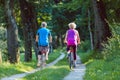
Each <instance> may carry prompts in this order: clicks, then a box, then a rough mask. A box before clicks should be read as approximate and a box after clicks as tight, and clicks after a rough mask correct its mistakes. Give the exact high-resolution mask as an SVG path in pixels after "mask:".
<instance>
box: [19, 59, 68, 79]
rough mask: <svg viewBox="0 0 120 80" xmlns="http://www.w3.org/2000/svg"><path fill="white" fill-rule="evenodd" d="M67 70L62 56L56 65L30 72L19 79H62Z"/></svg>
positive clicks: (65, 61) (66, 64)
mask: <svg viewBox="0 0 120 80" xmlns="http://www.w3.org/2000/svg"><path fill="white" fill-rule="evenodd" d="M69 72H70V69H69V66H68V63H67V60H66V59H65V58H64V59H63V60H61V61H59V62H58V63H57V64H56V65H54V66H51V67H49V68H46V69H43V70H41V71H38V72H36V73H33V74H30V75H28V76H26V77H24V78H22V79H21V80H30V79H31V80H62V79H63V78H64V77H65V76H66V75H67V74H68V73H69Z"/></svg>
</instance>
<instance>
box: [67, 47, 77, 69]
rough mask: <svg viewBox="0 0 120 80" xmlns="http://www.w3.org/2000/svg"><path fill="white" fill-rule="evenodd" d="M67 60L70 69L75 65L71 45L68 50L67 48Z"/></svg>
mask: <svg viewBox="0 0 120 80" xmlns="http://www.w3.org/2000/svg"><path fill="white" fill-rule="evenodd" d="M68 62H69V67H70V69H72V68H74V67H75V66H76V65H75V61H74V57H73V47H72V46H70V50H69V54H68Z"/></svg>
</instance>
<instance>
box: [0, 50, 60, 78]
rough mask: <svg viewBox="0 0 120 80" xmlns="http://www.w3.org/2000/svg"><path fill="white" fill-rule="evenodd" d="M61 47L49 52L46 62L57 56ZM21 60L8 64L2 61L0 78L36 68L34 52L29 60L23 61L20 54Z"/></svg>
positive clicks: (22, 55)
mask: <svg viewBox="0 0 120 80" xmlns="http://www.w3.org/2000/svg"><path fill="white" fill-rule="evenodd" d="M61 50H62V49H57V50H54V51H53V53H51V54H49V60H48V61H47V63H50V62H52V61H54V60H55V59H56V58H57V57H58V56H60V51H61ZM20 57H21V62H19V63H16V64H10V63H9V62H4V63H2V64H0V78H3V77H6V76H11V75H14V74H18V73H24V72H28V71H31V70H33V69H35V68H36V64H37V61H36V58H35V54H33V59H32V61H31V62H24V54H23V53H22V54H21V55H20Z"/></svg>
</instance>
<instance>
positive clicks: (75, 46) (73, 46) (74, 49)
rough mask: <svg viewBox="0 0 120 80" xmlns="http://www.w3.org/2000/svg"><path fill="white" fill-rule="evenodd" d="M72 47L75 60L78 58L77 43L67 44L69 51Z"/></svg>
mask: <svg viewBox="0 0 120 80" xmlns="http://www.w3.org/2000/svg"><path fill="white" fill-rule="evenodd" d="M70 47H72V48H73V56H74V60H76V51H77V45H67V51H69V50H70Z"/></svg>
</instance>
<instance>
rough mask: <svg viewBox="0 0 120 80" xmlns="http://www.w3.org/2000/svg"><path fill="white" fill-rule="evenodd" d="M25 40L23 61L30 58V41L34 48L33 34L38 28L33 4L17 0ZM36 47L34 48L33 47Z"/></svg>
mask: <svg viewBox="0 0 120 80" xmlns="http://www.w3.org/2000/svg"><path fill="white" fill-rule="evenodd" d="M19 3H20V10H21V18H22V23H23V26H24V27H23V33H24V40H25V61H31V60H32V43H33V46H34V48H35V34H36V30H37V28H38V26H37V21H36V14H35V11H34V6H33V5H32V4H31V3H29V2H27V1H26V0H19ZM35 49H36V48H35Z"/></svg>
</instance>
